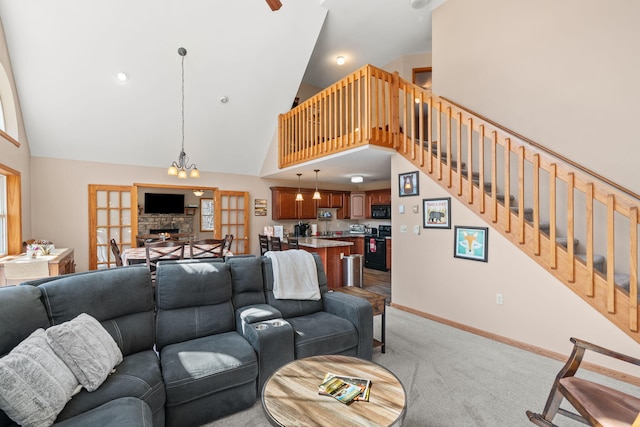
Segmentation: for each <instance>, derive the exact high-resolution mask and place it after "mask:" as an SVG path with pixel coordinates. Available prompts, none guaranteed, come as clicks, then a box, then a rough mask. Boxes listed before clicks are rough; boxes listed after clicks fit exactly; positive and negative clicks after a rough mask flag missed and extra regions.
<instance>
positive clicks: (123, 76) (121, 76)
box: [116, 71, 129, 82]
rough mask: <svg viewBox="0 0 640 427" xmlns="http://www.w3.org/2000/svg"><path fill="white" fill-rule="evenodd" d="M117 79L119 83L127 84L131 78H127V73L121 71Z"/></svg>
mask: <svg viewBox="0 0 640 427" xmlns="http://www.w3.org/2000/svg"><path fill="white" fill-rule="evenodd" d="M116 78H117V79H118V81H121V82H126V81H127V80H129V76H127V73H125V72H123V71H120V72H118V73H117V74H116Z"/></svg>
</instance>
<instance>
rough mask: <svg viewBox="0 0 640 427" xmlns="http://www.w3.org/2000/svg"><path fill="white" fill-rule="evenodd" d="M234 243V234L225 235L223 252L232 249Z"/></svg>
mask: <svg viewBox="0 0 640 427" xmlns="http://www.w3.org/2000/svg"><path fill="white" fill-rule="evenodd" d="M232 243H233V234H227V235H225V236H224V246H223V247H222V253H223V255H224V253H226V252H227V251H230V250H231V244H232Z"/></svg>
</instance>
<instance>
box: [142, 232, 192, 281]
mask: <svg viewBox="0 0 640 427" xmlns="http://www.w3.org/2000/svg"><path fill="white" fill-rule="evenodd" d="M184 245H185V242H181V241H179V240H166V241H160V242H151V243H146V244H145V245H144V248H145V252H146V257H147V268H148V269H149V271H150V272H151V280H152V281H153V282H154V283H155V279H156V267H157V264H158V262H159V261H164V260H176V259H184Z"/></svg>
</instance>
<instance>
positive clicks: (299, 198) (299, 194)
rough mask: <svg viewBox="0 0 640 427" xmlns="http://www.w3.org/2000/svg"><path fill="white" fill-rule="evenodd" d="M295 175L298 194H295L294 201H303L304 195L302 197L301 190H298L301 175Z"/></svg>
mask: <svg viewBox="0 0 640 427" xmlns="http://www.w3.org/2000/svg"><path fill="white" fill-rule="evenodd" d="M296 175H298V194H296V202H302V201H304V197H302V191H300V177H301V176H302V174H301V173H297V174H296Z"/></svg>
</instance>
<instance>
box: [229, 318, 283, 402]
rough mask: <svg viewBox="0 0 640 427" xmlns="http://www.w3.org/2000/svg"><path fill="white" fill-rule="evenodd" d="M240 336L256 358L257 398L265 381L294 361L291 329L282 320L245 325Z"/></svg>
mask: <svg viewBox="0 0 640 427" xmlns="http://www.w3.org/2000/svg"><path fill="white" fill-rule="evenodd" d="M242 336H243V337H244V338H245V339H246V340H247V341H249V343H250V344H251V346H252V347H253V349H254V350H255V351H256V355H257V357H258V390H257V391H258V396H260V395H261V394H262V387H263V385H264V383H265V382H266V381H267V379H268V378H269V377H270V376H271V374H273V373H274V372H275V371H276V370H277V369H278V368H280V367H281V366H283V365H285V364H286V363H289V362H291V361H293V360H294V358H295V353H294V344H293V328H292V327H291V325H290V324H289V322H287V321H286V320H283V319H272V320H266V321H263V322H258V323H253V324H247V325H246V327H245V329H244V332H243V333H242Z"/></svg>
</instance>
